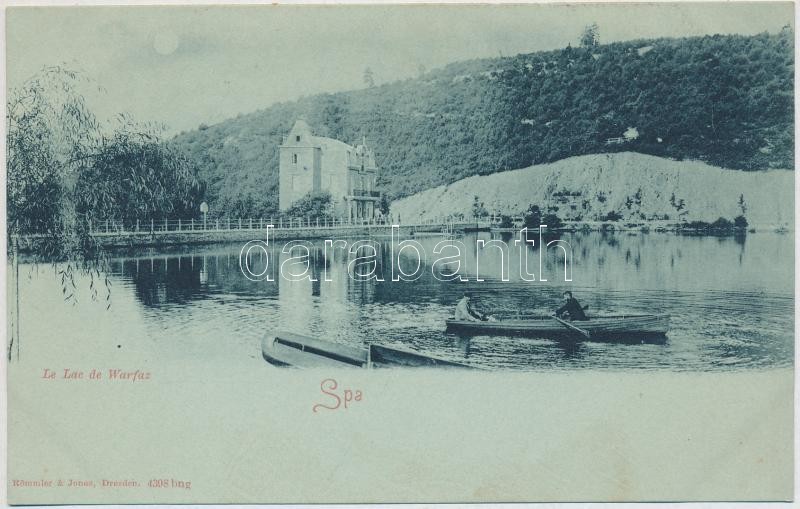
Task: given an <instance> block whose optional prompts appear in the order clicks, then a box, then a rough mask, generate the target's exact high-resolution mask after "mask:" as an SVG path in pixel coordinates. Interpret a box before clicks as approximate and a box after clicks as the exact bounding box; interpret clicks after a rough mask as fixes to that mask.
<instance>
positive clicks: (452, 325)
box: [446, 315, 670, 341]
mask: <svg viewBox="0 0 800 509" xmlns="http://www.w3.org/2000/svg"><path fill="white" fill-rule="evenodd" d="M669 320H670V317H669V315H617V316H604V317H597V318H592V319H591V320H586V321H575V322H569V323H571V324H572V325H574V326H576V327H579V328H580V329H582V330H585V331H586V332H588V333H589V339H591V340H598V341H614V340H620V341H622V340H631V339H639V338H641V339H646V338H665V337H666V334H667V332H668V331H669ZM446 323H447V330H448V331H450V332H460V333H466V334H470V335H484V334H491V335H514V336H517V335H524V336H535V337H548V338H559V339H560V338H568V339H585V338H582V337H581V334H579V333H578V332H577V331H574V330H572V329H570V328H568V327H566V326H565V325H563V324H561V323H559V322H558V321H557V320H554V319H553V318H552V317H549V316H540V317H534V318H531V319H526V320H497V321H480V322H473V321H468V320H454V319H448V320H447V321H446Z"/></svg>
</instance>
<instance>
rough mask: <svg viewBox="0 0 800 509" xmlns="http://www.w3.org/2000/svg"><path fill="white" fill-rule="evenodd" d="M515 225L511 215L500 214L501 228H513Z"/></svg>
mask: <svg viewBox="0 0 800 509" xmlns="http://www.w3.org/2000/svg"><path fill="white" fill-rule="evenodd" d="M513 227H514V220H513V219H511V216H506V215H502V216H500V228H513Z"/></svg>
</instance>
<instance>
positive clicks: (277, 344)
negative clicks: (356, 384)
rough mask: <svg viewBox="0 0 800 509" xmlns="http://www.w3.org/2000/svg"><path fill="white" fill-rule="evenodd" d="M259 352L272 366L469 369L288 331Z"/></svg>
mask: <svg viewBox="0 0 800 509" xmlns="http://www.w3.org/2000/svg"><path fill="white" fill-rule="evenodd" d="M261 355H262V356H263V357H264V360H266V361H267V362H269V363H270V364H272V365H275V366H284V367H287V366H291V367H298V368H383V367H417V368H418V367H442V368H471V366H468V365H466V364H460V363H458V362H453V361H448V360H446V359H441V358H439V357H434V356H432V355H427V354H423V353H420V352H415V351H413V350H410V349H407V348H403V347H398V346H389V345H380V344H371V345H369V346H368V347H366V348H359V347H354V346H349V345H343V344H341V343H334V342H331V341H323V340H321V339H316V338H311V337H308V336H303V335H300V334H294V333H291V332H278V333H275V334H270V335H267V336H266V337H264V339H263V340H262V341H261Z"/></svg>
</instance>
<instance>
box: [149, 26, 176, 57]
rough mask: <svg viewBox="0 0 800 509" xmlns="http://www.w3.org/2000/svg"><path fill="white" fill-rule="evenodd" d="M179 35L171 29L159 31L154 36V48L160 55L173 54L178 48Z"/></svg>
mask: <svg viewBox="0 0 800 509" xmlns="http://www.w3.org/2000/svg"><path fill="white" fill-rule="evenodd" d="M178 44H179V41H178V36H177V35H175V34H174V33H172V32H170V31H169V30H167V31H164V32H160V33H157V34H156V36H155V37H154V38H153V49H155V50H156V53H158V54H159V55H171V54H172V53H174V52H175V50H176V49H178Z"/></svg>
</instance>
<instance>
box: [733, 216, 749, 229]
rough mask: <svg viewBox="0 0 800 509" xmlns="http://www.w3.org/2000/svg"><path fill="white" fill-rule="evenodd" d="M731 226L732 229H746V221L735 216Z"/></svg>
mask: <svg viewBox="0 0 800 509" xmlns="http://www.w3.org/2000/svg"><path fill="white" fill-rule="evenodd" d="M733 226H734V228H747V226H748V223H747V219H746V218H745V217H744V216H742V215H739V216H736V217H735V218H734V219H733Z"/></svg>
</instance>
